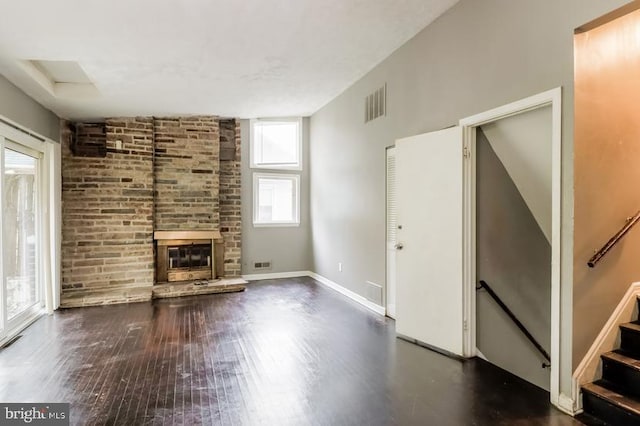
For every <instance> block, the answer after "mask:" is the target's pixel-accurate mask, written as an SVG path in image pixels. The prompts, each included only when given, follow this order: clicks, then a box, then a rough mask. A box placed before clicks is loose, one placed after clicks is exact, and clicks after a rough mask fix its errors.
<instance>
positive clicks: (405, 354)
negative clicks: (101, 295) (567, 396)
mask: <svg viewBox="0 0 640 426" xmlns="http://www.w3.org/2000/svg"><path fill="white" fill-rule="evenodd" d="M0 401H3V402H69V403H71V420H72V424H90V425H94V424H95V425H146V424H153V425H198V424H214V425H438V426H441V425H492V426H493V425H554V426H560V425H576V424H581V423H579V422H578V421H576V420H574V419H572V418H571V417H569V416H566V415H564V414H562V413H560V412H559V411H557V410H555V409H554V408H552V407H551V406H550V404H549V402H548V394H547V393H546V392H544V391H542V390H540V389H538V388H536V387H534V386H533V385H530V384H528V383H526V382H524V381H522V380H520V379H518V378H516V377H514V376H512V375H510V374H509V373H506V372H504V371H503V370H500V369H498V368H496V367H493V366H492V365H490V364H488V363H486V362H483V361H480V360H470V361H458V360H453V359H450V358H447V357H444V356H442V355H439V354H437V353H434V352H431V351H429V350H427V349H424V348H421V347H418V346H415V345H412V344H410V343H407V342H405V341H402V340H399V339H396V338H395V331H394V322H393V320H390V319H386V318H383V317H380V316H378V315H376V314H374V313H371V312H369V311H367V310H366V309H364V308H362V307H361V306H359V305H357V304H355V303H354V302H352V301H350V300H348V299H345V298H344V297H343V296H341V295H339V294H337V293H335V292H333V291H332V290H329V289H326V288H324V287H322V286H321V285H318V284H316V283H315V281H314V280H312V279H311V278H293V279H285V280H265V281H260V282H254V283H251V284H249V285H248V286H247V290H246V291H245V292H243V293H229V294H219V295H204V296H196V297H185V298H176V299H163V300H154V301H153V302H145V303H136V304H129V305H113V306H101V307H90V308H77V309H68V310H61V311H57V312H56V313H55V314H54V315H52V316H47V317H43V318H41V319H40V320H38V321H37V322H36V323H34V324H33V325H32V326H31V327H29V328H28V329H27V330H25V332H24V333H23V337H22V338H20V339H19V340H17V341H16V342H15V343H14V344H12V345H11V346H9V347H7V348H5V349H3V350H0Z"/></svg>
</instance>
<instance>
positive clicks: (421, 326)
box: [396, 127, 463, 355]
mask: <svg viewBox="0 0 640 426" xmlns="http://www.w3.org/2000/svg"><path fill="white" fill-rule="evenodd" d="M462 142H463V141H462V130H461V128H460V127H452V128H449V129H445V130H441V131H437V132H432V133H427V134H423V135H418V136H413V137H409V138H405V139H400V140H398V141H396V170H397V199H398V226H397V227H398V234H397V239H398V243H397V247H398V249H399V250H398V251H397V255H396V261H397V263H396V267H397V273H396V277H397V281H396V285H397V292H396V303H397V306H396V332H397V333H398V334H401V335H403V336H406V337H409V338H412V339H415V340H417V341H419V342H421V343H423V344H427V345H429V346H432V347H434V348H437V349H440V350H444V351H446V352H450V353H454V354H457V355H462V353H463V288H462V266H463V265H462V254H463V251H462V250H463V247H462V238H463V229H462V226H463V221H462V216H463V193H462V191H463V170H462V166H463V152H462Z"/></svg>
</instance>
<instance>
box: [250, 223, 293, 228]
mask: <svg viewBox="0 0 640 426" xmlns="http://www.w3.org/2000/svg"><path fill="white" fill-rule="evenodd" d="M299 226H300V223H254V224H253V227H254V228H298V227H299Z"/></svg>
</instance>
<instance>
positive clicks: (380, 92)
mask: <svg viewBox="0 0 640 426" xmlns="http://www.w3.org/2000/svg"><path fill="white" fill-rule="evenodd" d="M385 115H387V84H386V83H385V84H384V86H382V87H381V88H379V89H377V90H376V91H375V92H373V93H372V94H370V95H368V96H367V97H366V98H365V99H364V122H365V123H368V122H370V121H371V120H375V119H376V118H378V117H383V116H385Z"/></svg>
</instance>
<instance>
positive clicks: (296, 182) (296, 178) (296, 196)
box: [253, 173, 300, 227]
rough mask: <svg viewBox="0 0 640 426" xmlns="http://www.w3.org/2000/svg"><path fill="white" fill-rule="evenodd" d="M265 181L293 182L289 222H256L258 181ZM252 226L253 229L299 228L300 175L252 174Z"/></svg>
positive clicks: (258, 195)
mask: <svg viewBox="0 0 640 426" xmlns="http://www.w3.org/2000/svg"><path fill="white" fill-rule="evenodd" d="M262 178H266V179H283V180H285V179H286V180H290V181H292V182H293V194H292V195H293V208H294V212H293V219H292V220H290V221H271V222H258V217H259V206H260V203H259V200H258V198H259V197H260V190H259V181H260V179H262ZM253 226H254V227H284V226H300V175H298V174H287V173H253Z"/></svg>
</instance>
